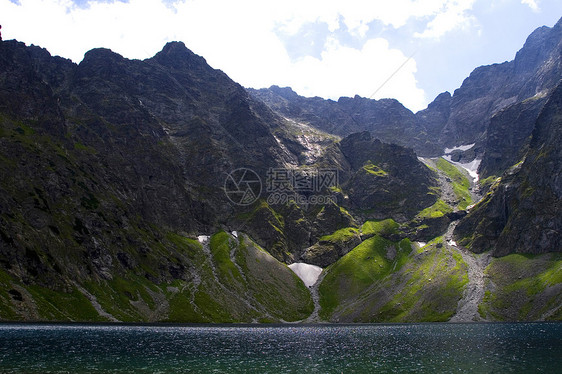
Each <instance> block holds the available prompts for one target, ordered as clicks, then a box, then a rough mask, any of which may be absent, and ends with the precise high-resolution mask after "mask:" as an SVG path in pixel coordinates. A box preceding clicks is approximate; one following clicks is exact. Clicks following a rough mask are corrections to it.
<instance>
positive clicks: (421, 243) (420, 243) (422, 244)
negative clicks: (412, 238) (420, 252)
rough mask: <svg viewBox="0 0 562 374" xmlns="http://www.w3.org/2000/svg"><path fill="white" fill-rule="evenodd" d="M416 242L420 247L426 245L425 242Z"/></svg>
mask: <svg viewBox="0 0 562 374" xmlns="http://www.w3.org/2000/svg"><path fill="white" fill-rule="evenodd" d="M416 244H417V245H418V246H419V247H420V248H422V247H425V246H426V245H427V243H426V242H416Z"/></svg>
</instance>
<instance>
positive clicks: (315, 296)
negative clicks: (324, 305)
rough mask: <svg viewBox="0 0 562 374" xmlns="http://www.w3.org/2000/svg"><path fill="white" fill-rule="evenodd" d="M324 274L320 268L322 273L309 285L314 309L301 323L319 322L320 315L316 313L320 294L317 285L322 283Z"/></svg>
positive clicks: (318, 308)
mask: <svg viewBox="0 0 562 374" xmlns="http://www.w3.org/2000/svg"><path fill="white" fill-rule="evenodd" d="M325 275H326V271H325V270H322V273H320V275H319V276H318V279H317V280H316V283H314V285H312V286H311V287H309V290H310V295H311V296H312V301H313V302H314V310H313V311H312V313H311V314H310V316H308V318H307V319H305V320H303V321H302V322H303V323H314V322H320V316H319V315H318V312H320V294H319V293H318V287H319V286H320V283H322V280H323V279H324V276H325Z"/></svg>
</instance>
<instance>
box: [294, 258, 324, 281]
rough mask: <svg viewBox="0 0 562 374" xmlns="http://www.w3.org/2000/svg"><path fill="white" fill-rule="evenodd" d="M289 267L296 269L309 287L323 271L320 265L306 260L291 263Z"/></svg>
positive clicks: (296, 272)
mask: <svg viewBox="0 0 562 374" xmlns="http://www.w3.org/2000/svg"><path fill="white" fill-rule="evenodd" d="M289 269H291V270H292V271H294V272H295V274H296V275H297V276H298V277H299V278H300V279H302V281H303V282H304V284H305V286H307V287H312V286H313V285H314V283H316V281H317V280H318V277H319V276H320V273H322V268H321V267H320V266H316V265H310V264H305V263H304V262H295V263H294V264H291V265H289Z"/></svg>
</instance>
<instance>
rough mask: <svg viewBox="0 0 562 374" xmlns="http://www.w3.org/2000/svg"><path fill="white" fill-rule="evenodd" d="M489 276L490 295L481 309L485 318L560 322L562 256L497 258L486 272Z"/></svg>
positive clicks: (554, 254)
mask: <svg viewBox="0 0 562 374" xmlns="http://www.w3.org/2000/svg"><path fill="white" fill-rule="evenodd" d="M486 275H487V277H488V280H487V291H486V293H485V296H484V300H483V301H482V303H481V304H480V305H479V312H480V315H481V316H482V317H483V318H488V319H492V320H498V321H503V320H509V321H530V320H537V319H547V320H560V317H561V313H560V310H561V309H562V307H561V306H562V254H560V253H549V254H543V255H522V254H511V255H508V256H505V257H499V258H494V259H493V260H492V261H491V263H490V265H489V266H488V267H487V268H486Z"/></svg>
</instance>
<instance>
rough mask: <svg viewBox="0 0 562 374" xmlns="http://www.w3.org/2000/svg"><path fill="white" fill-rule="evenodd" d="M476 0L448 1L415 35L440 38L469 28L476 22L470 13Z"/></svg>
mask: <svg viewBox="0 0 562 374" xmlns="http://www.w3.org/2000/svg"><path fill="white" fill-rule="evenodd" d="M524 1H525V0H524ZM531 1H532V0H531ZM474 2H475V0H454V1H447V2H446V4H444V5H443V8H442V9H440V10H439V11H438V12H437V13H436V14H435V16H434V18H433V19H432V20H431V21H430V22H429V23H428V24H427V28H426V29H425V30H424V31H423V32H421V33H415V34H414V36H415V37H418V38H440V37H442V36H443V35H445V34H446V33H448V32H450V31H453V30H455V29H459V28H468V27H469V26H470V25H471V24H473V23H475V18H474V17H473V16H472V15H470V14H469V11H470V10H471V9H472V6H473V5H474Z"/></svg>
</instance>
